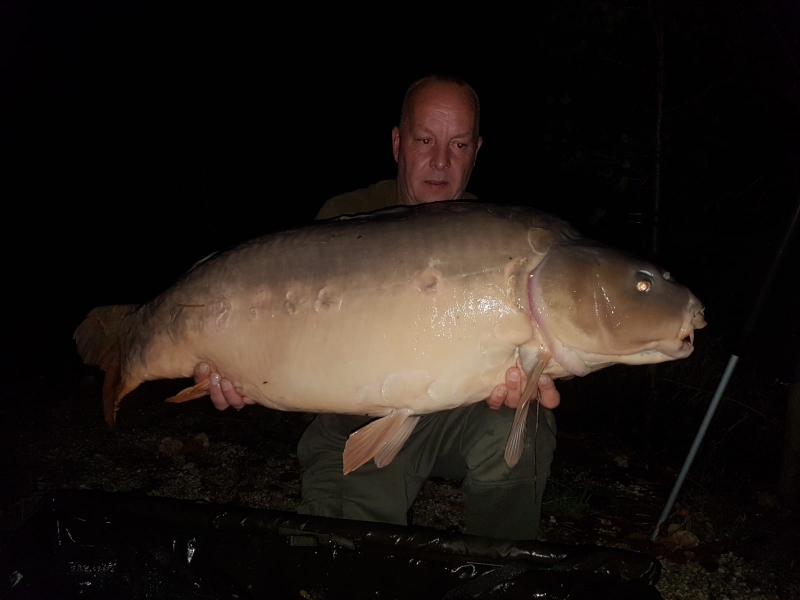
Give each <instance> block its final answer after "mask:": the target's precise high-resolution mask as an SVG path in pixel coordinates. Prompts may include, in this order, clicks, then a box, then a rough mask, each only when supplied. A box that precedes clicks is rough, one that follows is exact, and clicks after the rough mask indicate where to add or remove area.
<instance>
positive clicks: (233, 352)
mask: <svg viewBox="0 0 800 600" xmlns="http://www.w3.org/2000/svg"><path fill="white" fill-rule="evenodd" d="M704 326H705V319H704V307H703V304H702V303H701V302H700V300H699V299H698V298H697V297H696V296H695V295H694V294H692V292H691V291H689V290H688V289H687V288H686V287H684V286H683V285H681V284H679V283H677V282H675V281H674V280H673V279H672V278H671V277H670V276H669V273H667V272H665V271H664V270H663V269H661V268H660V267H658V266H656V265H654V264H652V263H650V262H648V261H646V260H642V259H641V258H637V257H635V256H632V255H630V254H627V253H625V252H620V251H618V250H615V249H612V248H609V247H607V246H604V245H601V244H598V243H596V242H593V241H591V240H589V239H587V238H584V237H582V236H581V235H579V234H578V233H577V232H576V231H575V230H573V229H572V228H571V227H570V226H569V225H568V224H567V223H565V222H564V221H562V220H560V219H558V218H556V217H553V216H551V215H548V214H545V213H542V212H540V211H537V210H534V209H531V208H525V207H511V206H502V205H490V204H480V203H472V202H457V201H454V202H437V203H432V204H425V205H419V206H414V207H393V208H388V209H382V210H379V211H375V212H373V213H368V214H365V215H358V216H352V217H339V218H336V219H331V220H329V221H321V222H316V223H313V224H310V225H308V226H306V227H302V228H299V229H295V230H291V231H284V232H279V233H274V234H270V235H266V236H263V237H260V238H257V239H255V240H252V241H249V242H246V243H244V244H242V245H240V246H238V247H236V248H234V249H232V250H230V251H227V252H225V253H222V254H219V255H215V256H212V257H210V258H207V259H204V260H203V261H201V262H200V263H198V264H196V265H195V266H194V267H193V268H192V269H191V270H190V271H189V272H188V273H186V274H185V275H184V276H183V277H182V278H181V279H180V280H179V281H178V282H177V283H176V284H175V285H173V286H172V287H171V288H169V289H167V290H166V291H164V292H163V293H162V294H161V295H159V296H158V297H156V298H155V299H153V300H151V301H150V302H148V303H146V304H143V305H141V306H136V305H116V306H104V307H98V308H95V309H93V310H92V311H91V312H90V313H89V315H88V316H87V317H86V319H85V320H84V321H83V322H82V323H81V324H80V325H79V326H78V328H77V330H76V331H75V340H76V344H77V348H78V352H79V353H80V355H81V358H82V359H83V361H84V362H85V363H86V364H89V365H93V366H99V367H100V368H101V369H103V370H104V371H105V381H104V385H103V403H104V413H105V418H106V421H107V423H108V425H109V426H110V427H113V426H114V423H115V420H116V415H117V411H118V409H119V405H120V402H121V400H122V399H123V398H124V397H125V396H126V395H127V394H129V393H130V392H131V391H133V390H134V389H136V388H137V387H138V386H139V385H140V384H142V383H144V382H146V381H151V380H156V379H170V378H183V377H191V376H192V375H193V372H194V368H195V365H196V364H197V363H199V362H205V363H208V364H209V365H211V366H212V368H213V370H214V371H216V372H218V373H220V375H222V376H224V377H226V378H228V379H229V380H231V381H233V382H234V384H235V386H236V387H237V390H238V391H239V392H240V393H241V394H242V395H247V396H249V397H251V398H253V399H254V400H256V401H257V402H258V403H259V404H261V405H263V406H266V407H269V408H273V409H277V410H286V411H300V412H332V413H339V414H352V415H364V416H370V417H378V418H377V419H376V420H373V421H371V422H370V423H368V424H367V425H365V426H364V427H362V428H360V429H358V430H357V431H355V432H353V434H351V436H350V439H349V440H348V442H347V446H346V448H345V452H344V456H343V468H344V472H345V473H349V472H351V471H353V470H355V469H357V468H358V467H359V466H361V465H363V464H364V463H366V462H368V461H369V460H372V459H374V460H375V462H376V464H377V465H378V466H385V465H386V464H389V463H390V462H391V461H392V459H393V458H394V457H395V456H396V454H397V452H399V451H400V449H401V448H402V446H403V444H404V443H405V441H406V440H407V439H408V436H409V435H410V434H411V432H412V431H413V429H414V426H415V425H416V423H417V421H418V419H419V416H420V415H423V414H427V413H432V412H436V411H441V410H447V409H452V408H456V407H458V406H463V405H467V404H472V403H475V402H480V401H483V400H484V399H485V398H486V397H488V396H489V394H490V393H491V391H492V389H493V388H494V387H495V385H497V384H498V383H502V382H504V381H505V373H506V371H507V369H508V368H510V367H511V366H514V365H518V366H520V367H521V368H522V369H524V370H525V372H526V374H527V375H528V385H527V387H526V389H525V390H524V392H523V396H522V399H521V401H520V405H519V408H518V409H517V414H516V415H515V420H514V425H513V426H512V430H511V434H510V436H509V441H508V445H507V449H506V461H507V462H508V464H509V465H512V466H513V465H514V464H516V462H517V461H518V459H519V456H520V454H521V452H522V447H523V444H522V442H523V441H524V435H525V422H526V418H525V417H526V415H527V411H528V407H529V406H530V400H531V399H532V398H534V397H535V394H536V392H537V390H536V382H537V381H538V379H539V376H540V375H541V374H543V373H544V374H549V375H551V376H552V377H553V378H559V377H567V376H573V375H578V376H584V375H587V374H589V373H592V372H594V371H597V370H599V369H602V368H604V367H607V366H610V365H613V364H629V365H638V364H653V363H659V362H664V361H670V360H676V359H682V358H686V357H688V356H689V355H690V354H691V353H692V351H693V350H694V331H695V329H700V328H702V327H704ZM207 393H208V381H205V382H203V383H201V384H198V385H195V386H192V387H190V388H188V389H186V390H183V391H182V392H181V393H179V394H178V395H177V396H175V397H173V398H170V399H169V401H173V402H181V401H185V400H190V399H193V398H199V397H201V396H204V395H206V394H207Z"/></svg>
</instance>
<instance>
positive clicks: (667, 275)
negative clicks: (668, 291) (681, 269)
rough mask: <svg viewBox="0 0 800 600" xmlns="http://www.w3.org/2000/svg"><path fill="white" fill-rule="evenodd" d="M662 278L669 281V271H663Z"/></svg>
mask: <svg viewBox="0 0 800 600" xmlns="http://www.w3.org/2000/svg"><path fill="white" fill-rule="evenodd" d="M664 279H666V280H667V281H670V275H669V271H664Z"/></svg>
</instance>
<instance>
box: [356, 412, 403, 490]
mask: <svg viewBox="0 0 800 600" xmlns="http://www.w3.org/2000/svg"><path fill="white" fill-rule="evenodd" d="M417 421H419V416H418V415H414V414H412V412H411V411H410V410H409V409H402V410H394V411H392V412H391V413H389V414H388V415H386V416H385V417H381V418H380V419H377V420H376V421H372V422H371V423H368V424H367V425H364V427H362V428H361V429H358V430H356V431H354V432H353V433H351V434H350V438H349V439H348V440H347V443H346V444H345V447H344V454H343V455H342V472H343V473H344V474H345V475H347V474H348V473H352V472H353V471H355V470H356V469H358V468H359V467H360V466H362V465H364V464H366V463H367V462H369V461H370V460H371V459H373V458H374V459H375V463H376V464H377V465H378V467H385V466H386V465H388V464H389V463H390V462H392V460H393V459H394V457H395V456H397V453H398V452H399V451H400V449H401V448H402V447H403V444H405V442H406V440H407V439H408V436H409V435H411V432H412V431H413V430H414V427H415V426H416V424H417Z"/></svg>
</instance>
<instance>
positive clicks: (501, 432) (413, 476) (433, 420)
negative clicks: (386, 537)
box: [297, 402, 556, 540]
mask: <svg viewBox="0 0 800 600" xmlns="http://www.w3.org/2000/svg"><path fill="white" fill-rule="evenodd" d="M513 418H514V411H513V410H511V409H508V408H506V407H503V408H501V409H500V410H492V409H490V408H489V406H488V405H487V404H486V402H478V403H477V404H473V405H470V406H465V407H461V408H457V409H454V410H449V411H443V412H439V413H434V414H431V415H425V416H423V417H422V418H421V419H420V420H419V422H418V423H417V426H416V428H415V429H414V432H413V433H412V434H411V437H410V438H409V439H408V441H407V442H406V444H405V446H404V447H403V449H402V450H401V451H400V453H399V454H398V455H397V456H396V457H395V459H394V460H393V461H392V462H391V463H390V464H389V465H387V466H385V467H384V468H382V469H379V468H377V467H376V466H375V463H374V462H373V461H370V462H369V463H367V464H365V465H364V466H362V467H360V468H359V469H357V470H356V471H354V472H352V473H350V474H348V475H342V452H343V451H344V445H345V442H346V441H347V438H348V436H349V434H350V432H351V431H352V430H354V429H356V428H358V427H359V426H360V425H362V424H363V423H364V422H365V421H364V419H363V418H361V417H350V416H342V415H333V414H321V415H318V416H317V417H316V418H315V419H314V421H313V422H312V423H311V425H309V427H308V429H306V431H305V433H304V434H303V437H302V438H301V439H300V443H299V445H298V450H297V456H298V459H299V461H300V464H301V465H302V467H303V492H302V500H301V502H300V505H299V507H298V509H297V512H298V513H302V514H308V515H315V516H324V517H336V518H344V519H356V520H361V521H377V522H382V523H395V524H401V525H405V524H406V522H407V517H406V514H407V512H408V509H409V508H410V507H411V504H412V503H413V502H414V499H415V498H416V497H417V494H418V493H419V491H420V489H421V488H422V485H423V484H424V483H425V480H426V479H427V478H428V477H447V478H451V479H459V480H461V481H462V492H463V495H464V508H465V516H464V521H465V530H464V533H468V534H473V535H483V536H489V537H494V538H503V539H517V540H523V539H528V540H530V539H536V534H537V533H538V531H539V518H540V515H541V509H542V497H543V494H544V488H545V483H546V482H547V477H548V476H549V474H550V464H551V462H552V460H553V452H554V451H555V448H556V423H555V417H554V416H553V414H552V411H550V410H548V409H546V408H543V407H541V406H539V407H538V428H537V426H536V421H537V406H536V405H533V406H531V410H530V411H529V415H528V426H527V433H526V436H525V449H524V451H523V453H522V458H521V459H520V461H519V462H518V463H517V464H516V465H515V466H514V467H513V468H510V467H509V466H508V465H506V463H505V459H504V458H503V454H504V452H505V447H506V440H507V439H508V434H509V431H510V430H511V423H512V421H513ZM534 446H535V451H534Z"/></svg>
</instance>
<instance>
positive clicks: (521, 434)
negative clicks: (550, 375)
mask: <svg viewBox="0 0 800 600" xmlns="http://www.w3.org/2000/svg"><path fill="white" fill-rule="evenodd" d="M548 362H550V353H549V352H540V353H539V354H538V355H537V357H536V363H535V364H534V365H533V368H532V369H531V372H530V373H528V383H527V385H526V386H525V389H524V390H523V392H522V397H521V398H520V399H519V404H518V405H517V412H516V413H514V422H513V423H512V424H511V433H510V434H509V435H508V442H507V443H506V452H505V454H504V457H505V459H506V464H507V465H508V466H509V467H513V466H514V465H516V464H517V463H518V462H519V459H520V457H521V456H522V449H523V448H524V447H525V425H526V423H527V421H528V410H529V408H530V405H531V398H534V397H535V395H536V394H537V393H538V391H539V377H541V376H542V372H544V369H545V367H546V366H547V363H548Z"/></svg>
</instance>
